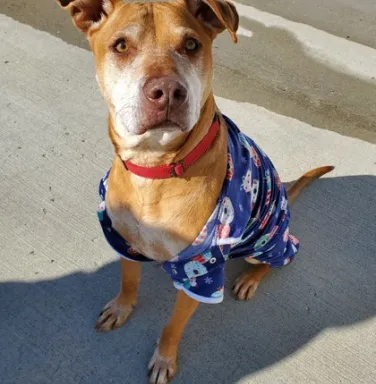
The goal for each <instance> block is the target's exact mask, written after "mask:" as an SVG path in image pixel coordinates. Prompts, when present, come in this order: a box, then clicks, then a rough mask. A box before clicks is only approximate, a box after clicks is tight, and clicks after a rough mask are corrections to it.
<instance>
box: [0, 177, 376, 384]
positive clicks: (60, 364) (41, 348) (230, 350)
mask: <svg viewBox="0 0 376 384" xmlns="http://www.w3.org/2000/svg"><path fill="white" fill-rule="evenodd" d="M375 188H376V177H374V176H353V177H338V178H328V179H323V180H319V181H318V182H316V184H314V185H313V186H311V187H310V188H309V189H307V190H306V191H305V192H304V193H303V195H302V196H301V197H300V198H299V199H298V201H297V202H296V205H295V206H294V207H293V215H294V218H293V219H294V221H293V225H292V232H293V233H294V234H295V235H297V236H298V237H299V238H300V239H301V242H302V247H301V251H300V254H299V255H298V257H297V258H296V261H295V262H294V263H293V264H291V265H290V266H288V267H286V268H284V269H280V270H277V271H274V273H273V274H271V275H270V277H269V278H268V279H267V280H266V281H265V282H264V283H263V284H262V285H261V287H260V288H259V290H258V292H257V295H256V297H255V298H254V299H253V301H252V302H248V303H240V302H236V301H235V300H233V299H232V297H231V294H230V288H231V282H232V280H233V279H234V278H235V276H236V275H237V274H238V273H239V272H240V271H242V270H244V269H245V268H246V267H247V266H246V264H245V263H244V262H242V261H233V262H231V263H229V264H228V266H227V278H226V289H227V291H226V298H225V301H224V302H223V303H222V304H221V305H217V306H215V305H202V306H201V307H200V309H199V311H198V312H197V314H196V315H195V316H194V318H193V319H192V321H191V323H190V324H189V326H188V327H187V329H186V333H185V336H184V338H183V341H182V345H181V349H180V373H179V375H178V376H177V378H176V380H175V382H176V383H190V384H191V383H201V382H218V383H234V382H236V381H237V380H239V379H241V378H242V377H244V376H246V375H250V374H252V373H254V372H256V371H258V370H262V369H263V368H266V367H268V366H270V365H272V364H274V363H276V362H278V361H279V360H281V359H283V358H285V357H287V356H289V355H290V354H292V353H294V352H296V351H297V350H299V348H301V347H302V346H304V345H305V344H307V343H309V342H310V341H311V340H312V338H314V337H315V336H316V335H318V333H320V332H321V331H323V330H326V329H327V328H329V327H347V326H350V325H356V324H357V323H358V322H361V321H364V320H367V319H370V318H372V317H373V316H375V314H376V302H375V297H376V288H375V276H376V263H375V242H376V240H375V236H374V234H375V233H376V227H375V222H371V220H370V214H371V213H372V209H373V207H374V206H375V203H376V197H375V195H374V193H373V192H372V191H374V190H375ZM366 196H369V197H367V198H365V197H366ZM85 241H90V240H89V239H88V240H85ZM15 257H16V255H15ZM118 279H119V270H118V264H117V263H111V264H109V265H105V266H103V267H102V268H100V269H99V270H97V271H96V272H95V273H92V274H84V273H75V274H72V275H68V276H64V277H61V278H59V279H56V280H51V281H39V282H36V283H25V282H6V283H1V284H0V297H1V306H0V316H1V319H2V325H1V328H0V339H1V341H2V347H1V348H0V361H1V362H2V363H1V365H2V369H1V377H2V380H1V381H2V382H3V383H7V384H16V383H17V384H20V383H26V382H27V383H38V384H42V383H50V384H60V383H64V384H68V383H83V384H93V383H102V382H106V383H123V384H125V383H133V384H134V383H144V382H146V365H147V362H148V359H149V358H150V356H151V354H152V352H153V350H154V342H155V340H156V339H157V338H158V337H159V333H160V330H161V328H162V327H163V325H164V324H165V322H166V321H167V318H168V314H169V312H170V311H171V306H172V303H173V299H174V289H173V287H172V284H171V283H170V281H169V280H168V276H166V275H165V274H164V273H163V272H162V271H161V270H160V269H159V268H157V267H156V266H155V265H147V266H145V268H144V271H143V282H142V284H141V291H140V300H139V305H138V307H137V309H136V311H135V313H134V314H133V316H132V318H131V319H130V320H129V322H128V323H127V324H126V325H125V326H124V327H123V328H121V329H120V330H117V331H115V332H113V333H110V334H96V333H95V331H94V329H93V324H94V322H95V319H96V315H97V313H98V312H99V310H100V308H101V306H102V305H103V304H105V303H106V302H107V301H108V300H109V299H110V298H111V297H112V296H113V295H114V294H115V293H116V290H117V287H118V283H119V282H118Z"/></svg>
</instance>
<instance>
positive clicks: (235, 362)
mask: <svg viewBox="0 0 376 384" xmlns="http://www.w3.org/2000/svg"><path fill="white" fill-rule="evenodd" d="M236 5H237V7H238V10H239V13H240V15H241V30H240V39H239V40H240V41H239V45H237V46H236V45H233V44H231V42H230V39H229V37H228V36H227V35H225V34H224V35H223V36H221V37H220V38H219V39H218V41H217V43H216V46H215V60H216V94H217V96H218V98H217V100H218V104H219V105H220V107H221V109H222V110H223V111H224V112H225V113H227V114H229V115H230V116H231V117H233V118H234V120H235V121H236V122H237V123H238V125H239V126H240V127H241V128H242V129H243V130H244V131H245V132H246V133H247V134H249V135H250V136H252V137H253V138H254V139H255V140H256V141H257V142H258V143H259V144H260V145H261V147H262V148H263V149H264V150H265V151H266V152H267V153H268V154H269V155H270V157H271V158H272V160H273V162H274V163H275V165H276V166H277V168H278V169H279V170H280V174H281V176H282V178H283V180H284V181H286V182H288V181H292V180H295V179H296V178H297V177H298V176H299V175H300V174H301V173H302V172H303V171H305V170H308V169H309V168H311V167H315V166H319V165H324V164H333V165H335V166H336V169H335V171H334V172H333V173H331V174H329V175H327V177H325V178H323V179H322V180H319V181H318V182H317V183H316V184H314V185H313V186H312V187H310V188H309V189H307V190H306V191H305V192H304V194H302V196H301V197H300V198H299V199H298V201H297V202H296V204H295V205H294V207H293V212H292V213H293V224H292V232H293V233H294V234H295V235H296V236H297V237H299V238H300V240H301V243H302V246H301V251H300V253H299V255H298V257H297V258H296V261H295V262H294V263H293V264H292V265H291V266H289V267H287V268H285V269H281V270H278V271H274V272H273V273H272V274H271V275H270V277H269V278H268V279H267V280H266V281H265V282H264V283H263V284H262V285H261V286H260V288H259V290H258V292H257V295H256V297H255V298H254V299H253V301H252V302H249V303H239V302H236V301H234V300H233V298H232V297H231V292H230V288H231V283H232V281H233V279H234V278H235V277H236V276H237V274H238V273H239V272H240V271H242V270H244V269H245V268H246V266H245V265H244V264H243V263H242V262H232V263H230V264H229V265H228V266H227V277H226V297H225V301H224V302H223V303H222V304H221V305H217V306H213V305H202V306H201V307H200V309H199V311H198V312H197V314H195V316H194V318H193V319H192V321H191V322H190V324H189V326H188V327H187V329H186V333H185V336H184V339H183V341H182V345H181V349H180V358H179V363H180V373H179V375H178V376H177V377H176V379H175V381H174V382H176V383H184V384H192V383H224V384H228V383H229V384H232V383H249V384H254V383H268V384H269V383H273V384H274V383H288V384H290V383H294V384H300V383H325V384H327V383H329V384H330V383H356V384H358V383H367V384H370V383H374V382H375V376H376V347H375V345H376V317H375V315H376V279H375V276H376V257H375V256H376V237H375V233H376V209H375V206H376V194H375V190H376V145H375V143H376V108H375V103H376V80H375V72H376V70H375V68H376V43H375V42H376V23H375V19H376V7H375V6H374V2H373V1H371V0H367V1H366V0H364V1H362V3H361V5H360V4H355V3H354V2H350V1H348V0H331V1H330V2H329V1H327V2H322V1H318V0H317V1H311V2H309V1H295V2H291V1H258V0H254V1H252V0H248V1H246V2H245V1H244V2H243V4H240V3H236ZM0 13H3V15H0V87H1V93H0V126H1V129H0V165H1V167H0V169H1V171H0V172H1V173H0V174H1V180H2V182H1V183H0V196H1V200H0V209H1V212H2V214H1V215H0V244H1V251H0V302H1V305H0V318H1V319H2V322H1V326H0V346H1V347H0V382H1V383H4V384H24V383H25V384H26V383H27V384H29V383H31V384H34V383H35V384H42V383H43V384H44V383H46V384H47V383H48V384H60V383H61V384H63V383H64V384H68V383H75V384H76V383H84V384H93V383H94V384H96V383H103V382H106V383H122V384H124V383H132V384H134V383H145V382H146V365H147V362H148V360H149V358H150V357H151V355H152V353H153V350H154V342H155V340H156V339H157V338H158V337H159V334H160V330H161V328H162V327H163V325H164V324H165V323H166V321H167V319H168V315H169V312H170V310H171V305H172V303H173V299H174V293H175V291H174V288H173V287H172V284H171V282H170V281H169V279H168V277H167V276H166V275H165V274H164V273H163V271H161V270H160V269H159V268H158V267H157V266H155V265H148V266H145V268H144V271H143V280H142V284H141V291H140V300H139V304H138V307H137V309H136V311H135V313H134V315H133V316H132V318H131V319H130V320H129V322H128V323H127V324H126V325H125V326H124V327H123V328H121V329H120V330H118V331H115V332H113V333H111V334H106V335H102V334H96V333H95V332H94V329H93V324H94V322H95V319H96V315H97V313H98V312H99V311H100V309H101V307H102V305H103V304H105V303H106V302H107V301H108V300H109V299H110V298H112V296H114V295H115V294H116V292H117V288H118V283H119V282H118V280H119V270H118V263H117V259H116V257H115V256H114V254H113V252H112V251H111V249H110V248H109V247H108V246H107V244H105V241H104V239H103V237H102V235H101V233H100V228H99V225H98V223H97V221H96V214H95V210H96V205H97V202H98V196H97V184H98V180H99V178H100V177H101V176H102V175H103V174H104V172H105V171H106V169H107V168H108V167H109V166H110V164H111V158H112V154H113V152H112V148H111V146H110V143H109V140H108V138H107V129H106V108H105V106H104V103H103V101H102V99H101V96H100V95H99V92H98V90H97V86H96V83H95V79H94V67H93V62H92V55H91V54H90V53H89V52H88V51H87V50H86V49H82V48H86V43H85V41H84V39H83V38H82V37H81V36H80V35H79V33H78V32H76V31H75V30H74V29H73V27H72V25H71V21H70V20H69V18H68V17H67V15H66V14H65V13H64V12H63V11H61V10H59V8H58V7H57V6H56V5H55V3H54V1H53V0H38V1H37V2H29V1H26V0H17V1H15V0H3V1H2V2H1V4H0ZM9 16H10V17H9ZM19 21H20V22H22V23H24V24H21V23H19ZM40 30H42V31H44V32H41V31H40ZM55 36H58V37H59V38H56V37H55ZM61 39H62V40H61Z"/></svg>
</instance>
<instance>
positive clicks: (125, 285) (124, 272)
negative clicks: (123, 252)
mask: <svg viewBox="0 0 376 384" xmlns="http://www.w3.org/2000/svg"><path fill="white" fill-rule="evenodd" d="M120 265H121V285H120V292H119V294H118V295H117V296H116V297H114V298H113V299H112V300H111V301H110V302H109V303H107V305H106V306H105V307H104V308H103V310H102V312H101V313H100V315H99V318H98V320H97V322H96V324H95V329H96V330H97V331H99V332H108V331H112V330H113V329H116V328H119V327H120V326H122V325H123V324H124V323H125V321H126V320H127V318H128V316H129V315H130V314H131V313H132V311H133V309H134V307H135V306H136V304H137V291H138V285H139V283H140V276H141V263H138V262H135V261H129V260H126V259H121V260H120Z"/></svg>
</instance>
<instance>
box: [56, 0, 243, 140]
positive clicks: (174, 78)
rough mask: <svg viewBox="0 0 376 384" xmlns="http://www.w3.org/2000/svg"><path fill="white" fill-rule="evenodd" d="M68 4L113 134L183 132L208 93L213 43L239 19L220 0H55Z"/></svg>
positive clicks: (129, 137)
mask: <svg viewBox="0 0 376 384" xmlns="http://www.w3.org/2000/svg"><path fill="white" fill-rule="evenodd" d="M58 2H59V3H60V5H61V6H62V7H64V8H66V9H68V10H70V13H71V16H72V18H73V22H74V24H75V25H76V26H77V28H79V29H80V30H82V31H83V32H84V33H85V34H86V36H87V38H88V40H89V43H90V46H91V49H92V51H93V53H94V56H95V63H96V72H97V81H98V83H99V86H100V89H101V91H102V94H103V96H104V98H105V100H106V102H107V104H108V106H109V110H110V115H111V118H112V121H113V125H114V129H115V131H116V134H117V135H118V137H119V138H120V139H121V140H124V141H126V142H127V145H128V146H130V147H132V146H133V145H137V144H139V143H140V142H141V141H142V140H143V139H144V138H146V137H147V138H149V139H150V138H153V137H155V139H156V140H162V138H163V140H165V141H166V140H167V141H168V140H172V139H173V138H174V137H176V136H178V135H179V134H182V133H186V132H189V131H190V130H192V128H193V127H194V126H195V124H196V123H197V121H198V119H199V117H200V111H201V109H202V108H203V106H204V104H205V102H206V100H207V99H208V97H209V95H210V94H211V92H212V73H213V72H212V41H213V39H214V38H215V37H216V36H217V34H218V33H220V32H222V31H224V30H225V29H227V30H228V31H229V32H230V35H231V37H232V39H233V41H234V42H236V41H237V38H236V31H237V28H238V24H239V18H238V14H237V12H236V9H235V7H234V6H233V5H232V4H231V3H229V2H227V1H225V0H176V1H174V2H152V3H150V2H147V3H135V2H123V1H122V0H58Z"/></svg>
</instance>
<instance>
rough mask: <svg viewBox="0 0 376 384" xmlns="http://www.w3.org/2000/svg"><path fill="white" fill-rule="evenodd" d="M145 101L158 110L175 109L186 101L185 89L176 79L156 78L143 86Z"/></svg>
mask: <svg viewBox="0 0 376 384" xmlns="http://www.w3.org/2000/svg"><path fill="white" fill-rule="evenodd" d="M143 91H144V94H145V96H146V98H147V100H148V101H149V102H150V103H151V104H152V105H153V106H155V107H157V108H158V109H165V108H167V107H168V108H169V109H172V108H174V109H176V108H178V107H180V106H181V105H182V104H183V103H184V102H185V101H186V100H187V95H188V94H187V89H186V88H185V87H184V86H183V84H181V83H180V82H179V81H178V80H177V79H176V78H173V77H157V78H153V79H150V80H149V81H147V82H146V83H145V85H144V89H143Z"/></svg>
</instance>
